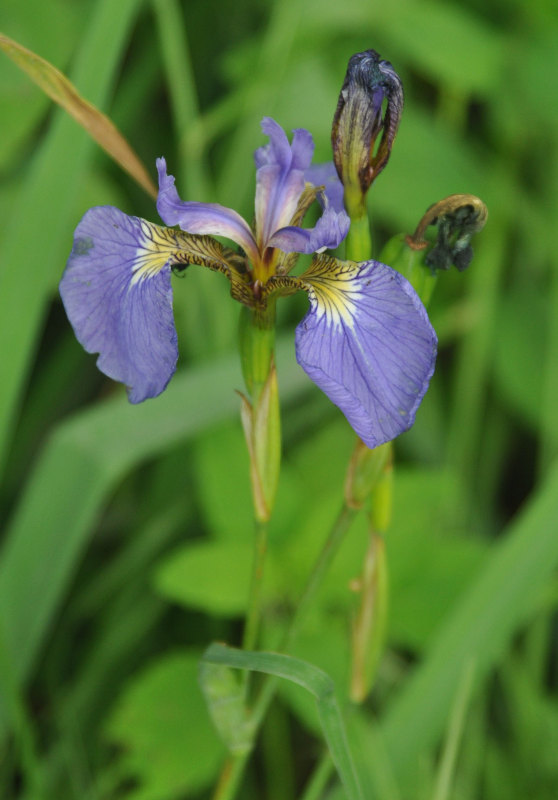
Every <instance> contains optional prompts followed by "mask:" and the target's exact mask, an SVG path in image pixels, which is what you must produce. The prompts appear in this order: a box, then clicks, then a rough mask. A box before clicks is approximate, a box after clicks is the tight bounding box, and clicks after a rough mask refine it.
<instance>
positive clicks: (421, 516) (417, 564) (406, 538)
mask: <svg viewBox="0 0 558 800" xmlns="http://www.w3.org/2000/svg"><path fill="white" fill-rule="evenodd" d="M466 511H467V509H466V498H465V494H464V491H463V487H462V485H461V483H460V482H459V480H458V479H457V477H456V476H455V475H453V474H452V473H450V472H448V471H445V470H433V469H417V468H415V469H408V468H407V469H405V468H400V469H397V470H396V471H395V480H394V500H393V522H392V525H391V528H390V530H389V532H388V534H387V535H386V550H387V558H388V566H389V575H390V601H389V603H390V611H389V626H388V631H389V636H390V639H391V640H392V641H394V642H397V643H399V644H403V645H404V646H406V647H411V648H414V649H416V650H418V651H424V650H426V649H427V648H428V644H429V641H430V639H431V637H432V635H433V634H434V633H435V632H436V631H437V629H438V627H439V625H440V623H441V622H442V620H443V618H444V614H445V612H446V609H447V608H451V607H452V605H453V604H454V603H455V602H456V601H457V600H458V598H459V597H460V596H461V593H462V592H463V591H464V590H465V589H466V588H467V586H468V585H469V583H470V581H471V580H472V578H473V576H474V575H475V574H476V572H477V570H478V569H479V567H480V566H481V565H482V562H483V559H484V557H485V554H486V552H487V545H486V542H485V540H482V539H480V538H479V537H475V536H472V535H471V533H470V532H469V531H467V530H466V529H465V527H464V523H463V520H464V519H465V518H466Z"/></svg>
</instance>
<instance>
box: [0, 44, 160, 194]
mask: <svg viewBox="0 0 558 800" xmlns="http://www.w3.org/2000/svg"><path fill="white" fill-rule="evenodd" d="M0 49H2V50H3V51H4V53H6V55H7V56H9V57H10V58H11V59H12V61H13V62H14V63H15V64H17V66H18V67H20V69H22V70H24V72H26V73H27V74H28V75H29V77H30V78H31V80H33V81H35V83H36V84H37V86H38V87H39V88H40V89H42V90H43V92H45V93H46V94H48V96H49V97H50V98H51V100H54V102H55V103H58V105H59V106H62V108H63V109H64V110H65V111H67V112H68V114H70V116H72V117H73V118H74V119H75V120H76V122H78V123H79V124H80V125H81V126H82V127H83V128H85V130H86V131H87V133H88V134H89V135H90V136H91V137H92V138H93V139H95V141H96V142H97V144H100V145H101V147H102V148H103V150H105V151H106V152H107V153H108V154H109V156H111V157H112V158H114V160H115V161H116V162H117V163H118V164H120V166H121V167H122V169H124V170H126V172H127V173H128V174H129V175H130V176H131V177H132V178H133V179H134V180H135V181H137V182H138V183H139V185H140V186H141V187H142V188H143V189H145V191H146V192H147V193H148V194H150V195H151V197H157V189H156V187H155V184H154V183H153V181H152V180H151V178H150V177H149V174H148V172H147V170H146V168H145V167H144V165H143V164H142V162H141V161H140V159H139V157H138V156H137V155H136V153H135V152H134V150H133V149H132V147H131V146H130V145H129V144H128V142H127V141H126V139H125V138H124V137H123V136H122V134H121V133H120V131H119V130H118V128H117V127H116V126H115V125H114V124H113V123H112V122H111V121H110V119H109V118H108V117H107V116H105V114H103V113H102V112H101V111H99V109H98V108H95V106H94V105H92V104H91V103H89V102H88V101H87V100H84V98H83V97H81V95H80V94H79V92H78V91H77V89H76V88H75V86H74V85H73V84H72V83H71V81H69V80H68V78H66V76H65V75H63V74H62V73H61V72H60V70H59V69H56V67H54V66H53V65H52V64H50V63H49V62H48V61H45V59H44V58H41V56H38V55H37V54H36V53H33V52H32V51H31V50H28V49H27V48H26V47H23V45H21V44H19V42H15V41H14V40H13V39H10V38H9V36H6V35H5V34H3V33H0Z"/></svg>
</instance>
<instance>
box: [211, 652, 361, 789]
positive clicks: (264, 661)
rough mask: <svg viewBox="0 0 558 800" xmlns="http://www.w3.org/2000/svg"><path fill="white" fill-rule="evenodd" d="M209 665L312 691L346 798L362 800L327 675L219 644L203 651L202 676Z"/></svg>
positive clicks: (277, 655) (298, 661) (281, 657)
mask: <svg viewBox="0 0 558 800" xmlns="http://www.w3.org/2000/svg"><path fill="white" fill-rule="evenodd" d="M210 664H217V665H220V666H227V667H232V668H233V669H244V670H249V671H255V672H263V673H265V674H267V675H275V676H276V677H278V678H285V679H286V680H289V681H292V682H293V683H297V684H298V685H299V686H302V687H304V689H306V690H307V691H308V692H310V693H311V694H313V695H314V697H315V699H316V704H317V707H318V714H319V717H320V723H321V726H322V731H323V734H324V738H325V740H326V742H327V745H328V747H329V751H330V754H331V758H332V760H333V763H334V764H335V767H336V769H337V771H338V773H339V777H340V779H341V782H342V783H343V786H344V788H345V791H346V793H347V798H348V800H364V797H363V794H362V791H361V788H360V784H359V781H358V777H357V774H356V770H355V766H354V763H353V758H352V756H351V752H350V750H349V745H348V742H347V736H346V733H345V726H344V724H343V718H342V716H341V711H340V708H339V704H338V702H337V698H336V696H335V685H334V683H333V681H332V680H331V678H330V677H329V675H327V674H326V673H325V672H323V671H322V670H321V669H318V667H315V666H314V665H313V664H309V663H308V662H306V661H302V660H301V659H298V658H292V657H291V656H286V655H283V654H280V653H264V652H250V651H246V650H237V649H234V648H230V647H225V646H224V645H221V644H212V645H210V646H209V647H208V648H207V650H206V651H205V653H204V656H203V658H202V661H201V665H200V674H201V675H202V676H203V670H204V668H206V667H207V665H210Z"/></svg>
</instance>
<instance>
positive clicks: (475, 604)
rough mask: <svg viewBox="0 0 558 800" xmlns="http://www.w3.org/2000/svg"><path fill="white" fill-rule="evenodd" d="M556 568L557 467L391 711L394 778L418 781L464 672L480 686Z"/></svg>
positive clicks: (388, 734) (386, 727) (388, 737)
mask: <svg viewBox="0 0 558 800" xmlns="http://www.w3.org/2000/svg"><path fill="white" fill-rule="evenodd" d="M557 566H558V467H557V466H556V465H555V467H554V469H553V471H552V472H551V473H550V474H549V475H548V477H547V480H546V482H545V483H544V484H543V485H542V487H541V489H540V490H539V491H538V492H537V493H536V494H535V495H534V497H533V498H532V500H531V501H530V503H529V504H528V506H527V507H526V508H525V510H524V511H523V513H522V514H521V515H519V516H518V518H517V519H516V520H514V522H513V523H512V524H511V525H510V526H509V528H508V529H507V530H506V531H505V532H504V534H503V536H502V537H501V539H500V541H499V543H498V544H497V545H495V546H494V550H493V552H492V554H491V556H490V558H489V559H488V560H487V561H486V563H485V566H484V568H483V569H482V570H481V572H480V574H478V575H477V576H476V577H475V578H474V580H473V582H472V584H471V586H470V588H469V589H468V590H467V591H466V592H465V593H464V594H463V595H462V597H461V598H460V600H459V601H458V602H457V603H456V605H455V607H454V608H453V609H452V610H451V611H450V612H449V613H448V615H447V616H446V618H445V620H444V623H443V624H442V626H441V627H440V630H439V632H438V635H437V636H436V639H435V640H434V641H433V642H432V644H431V646H430V649H429V652H428V655H427V657H426V658H425V660H424V661H423V663H422V664H421V665H420V666H419V667H418V668H417V669H416V671H415V673H414V675H413V676H412V677H411V678H410V680H408V681H407V682H406V684H405V685H404V687H403V688H402V690H401V691H400V693H399V694H398V696H397V697H396V698H395V701H394V702H393V703H392V705H391V706H390V708H389V711H388V713H387V716H386V719H385V722H384V724H383V726H382V727H383V733H384V736H385V743H386V749H387V752H388V754H389V758H390V760H391V762H392V765H393V770H394V772H395V774H397V775H398V777H399V778H400V779H401V780H402V781H407V780H408V779H409V778H410V776H412V775H413V771H414V770H415V768H416V766H417V762H418V760H419V759H420V757H421V756H423V755H424V753H425V751H426V750H427V749H428V748H430V747H431V746H432V745H433V744H434V742H435V741H436V740H437V738H438V737H439V736H440V734H441V732H442V729H443V727H444V725H445V724H446V720H447V718H448V716H449V709H450V707H451V703H452V698H453V697H454V696H455V692H456V688H457V685H458V683H459V680H460V677H461V675H462V671H463V666H464V664H466V663H467V662H469V661H470V659H471V658H474V659H475V665H476V676H475V677H476V678H478V679H479V680H480V679H481V678H482V677H483V676H484V675H485V674H486V672H487V671H488V670H489V669H490V668H491V667H493V666H494V665H495V664H496V663H497V662H498V659H499V658H501V656H502V654H503V652H504V651H505V648H506V646H507V645H508V643H509V641H510V637H511V636H512V635H513V634H514V633H515V632H516V631H517V630H518V628H519V626H520V625H522V624H523V623H524V622H525V620H526V619H528V617H529V615H530V614H531V613H532V611H533V608H534V607H535V606H536V604H537V603H538V601H539V599H540V593H541V591H543V590H544V587H545V584H546V583H547V581H548V580H550V579H551V578H552V576H553V575H554V572H555V569H556V567H557Z"/></svg>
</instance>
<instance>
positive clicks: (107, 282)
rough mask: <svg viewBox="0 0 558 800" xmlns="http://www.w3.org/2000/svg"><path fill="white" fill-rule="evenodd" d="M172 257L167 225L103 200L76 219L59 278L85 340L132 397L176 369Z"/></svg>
mask: <svg viewBox="0 0 558 800" xmlns="http://www.w3.org/2000/svg"><path fill="white" fill-rule="evenodd" d="M171 260H172V242H170V241H169V240H168V239H167V237H165V230H164V229H163V228H159V227H158V226H157V225H152V224H151V223H149V222H146V221H145V220H143V219H139V218H138V217H129V216H127V215H126V214H124V213H123V212H122V211H119V210H118V209H117V208H113V207H112V206H100V207H97V208H92V209H90V210H89V211H88V212H87V213H86V214H85V216H84V217H83V219H82V220H81V222H80V223H79V225H78V226H77V228H76V231H75V234H74V246H73V250H72V253H71V255H70V258H69V259H68V263H67V266H66V270H65V272H64V275H63V276H62V280H61V282H60V294H61V296H62V301H63V303H64V307H65V309H66V313H67V315H68V319H69V320H70V322H71V324H72V327H73V328H74V331H75V334H76V337H77V339H78V341H79V342H80V343H81V344H82V345H83V347H84V348H85V350H86V351H87V352H88V353H99V358H98V359H97V366H98V367H99V369H100V370H101V371H102V372H104V373H105V375H108V376H109V377H110V378H113V379H114V380H116V381H121V382H122V383H124V384H126V387H127V389H128V399H129V400H130V402H132V403H140V402H141V401H142V400H145V399H147V398H148V397H156V396H157V395H158V394H160V393H161V392H162V391H163V389H164V388H165V387H166V385H167V383H168V382H169V380H170V379H171V377H172V375H173V374H174V371H175V369H176V361H177V358H178V349H177V340H176V330H175V327H174V319H173V313H172V289H171V284H170V266H169V264H170V261H171Z"/></svg>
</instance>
